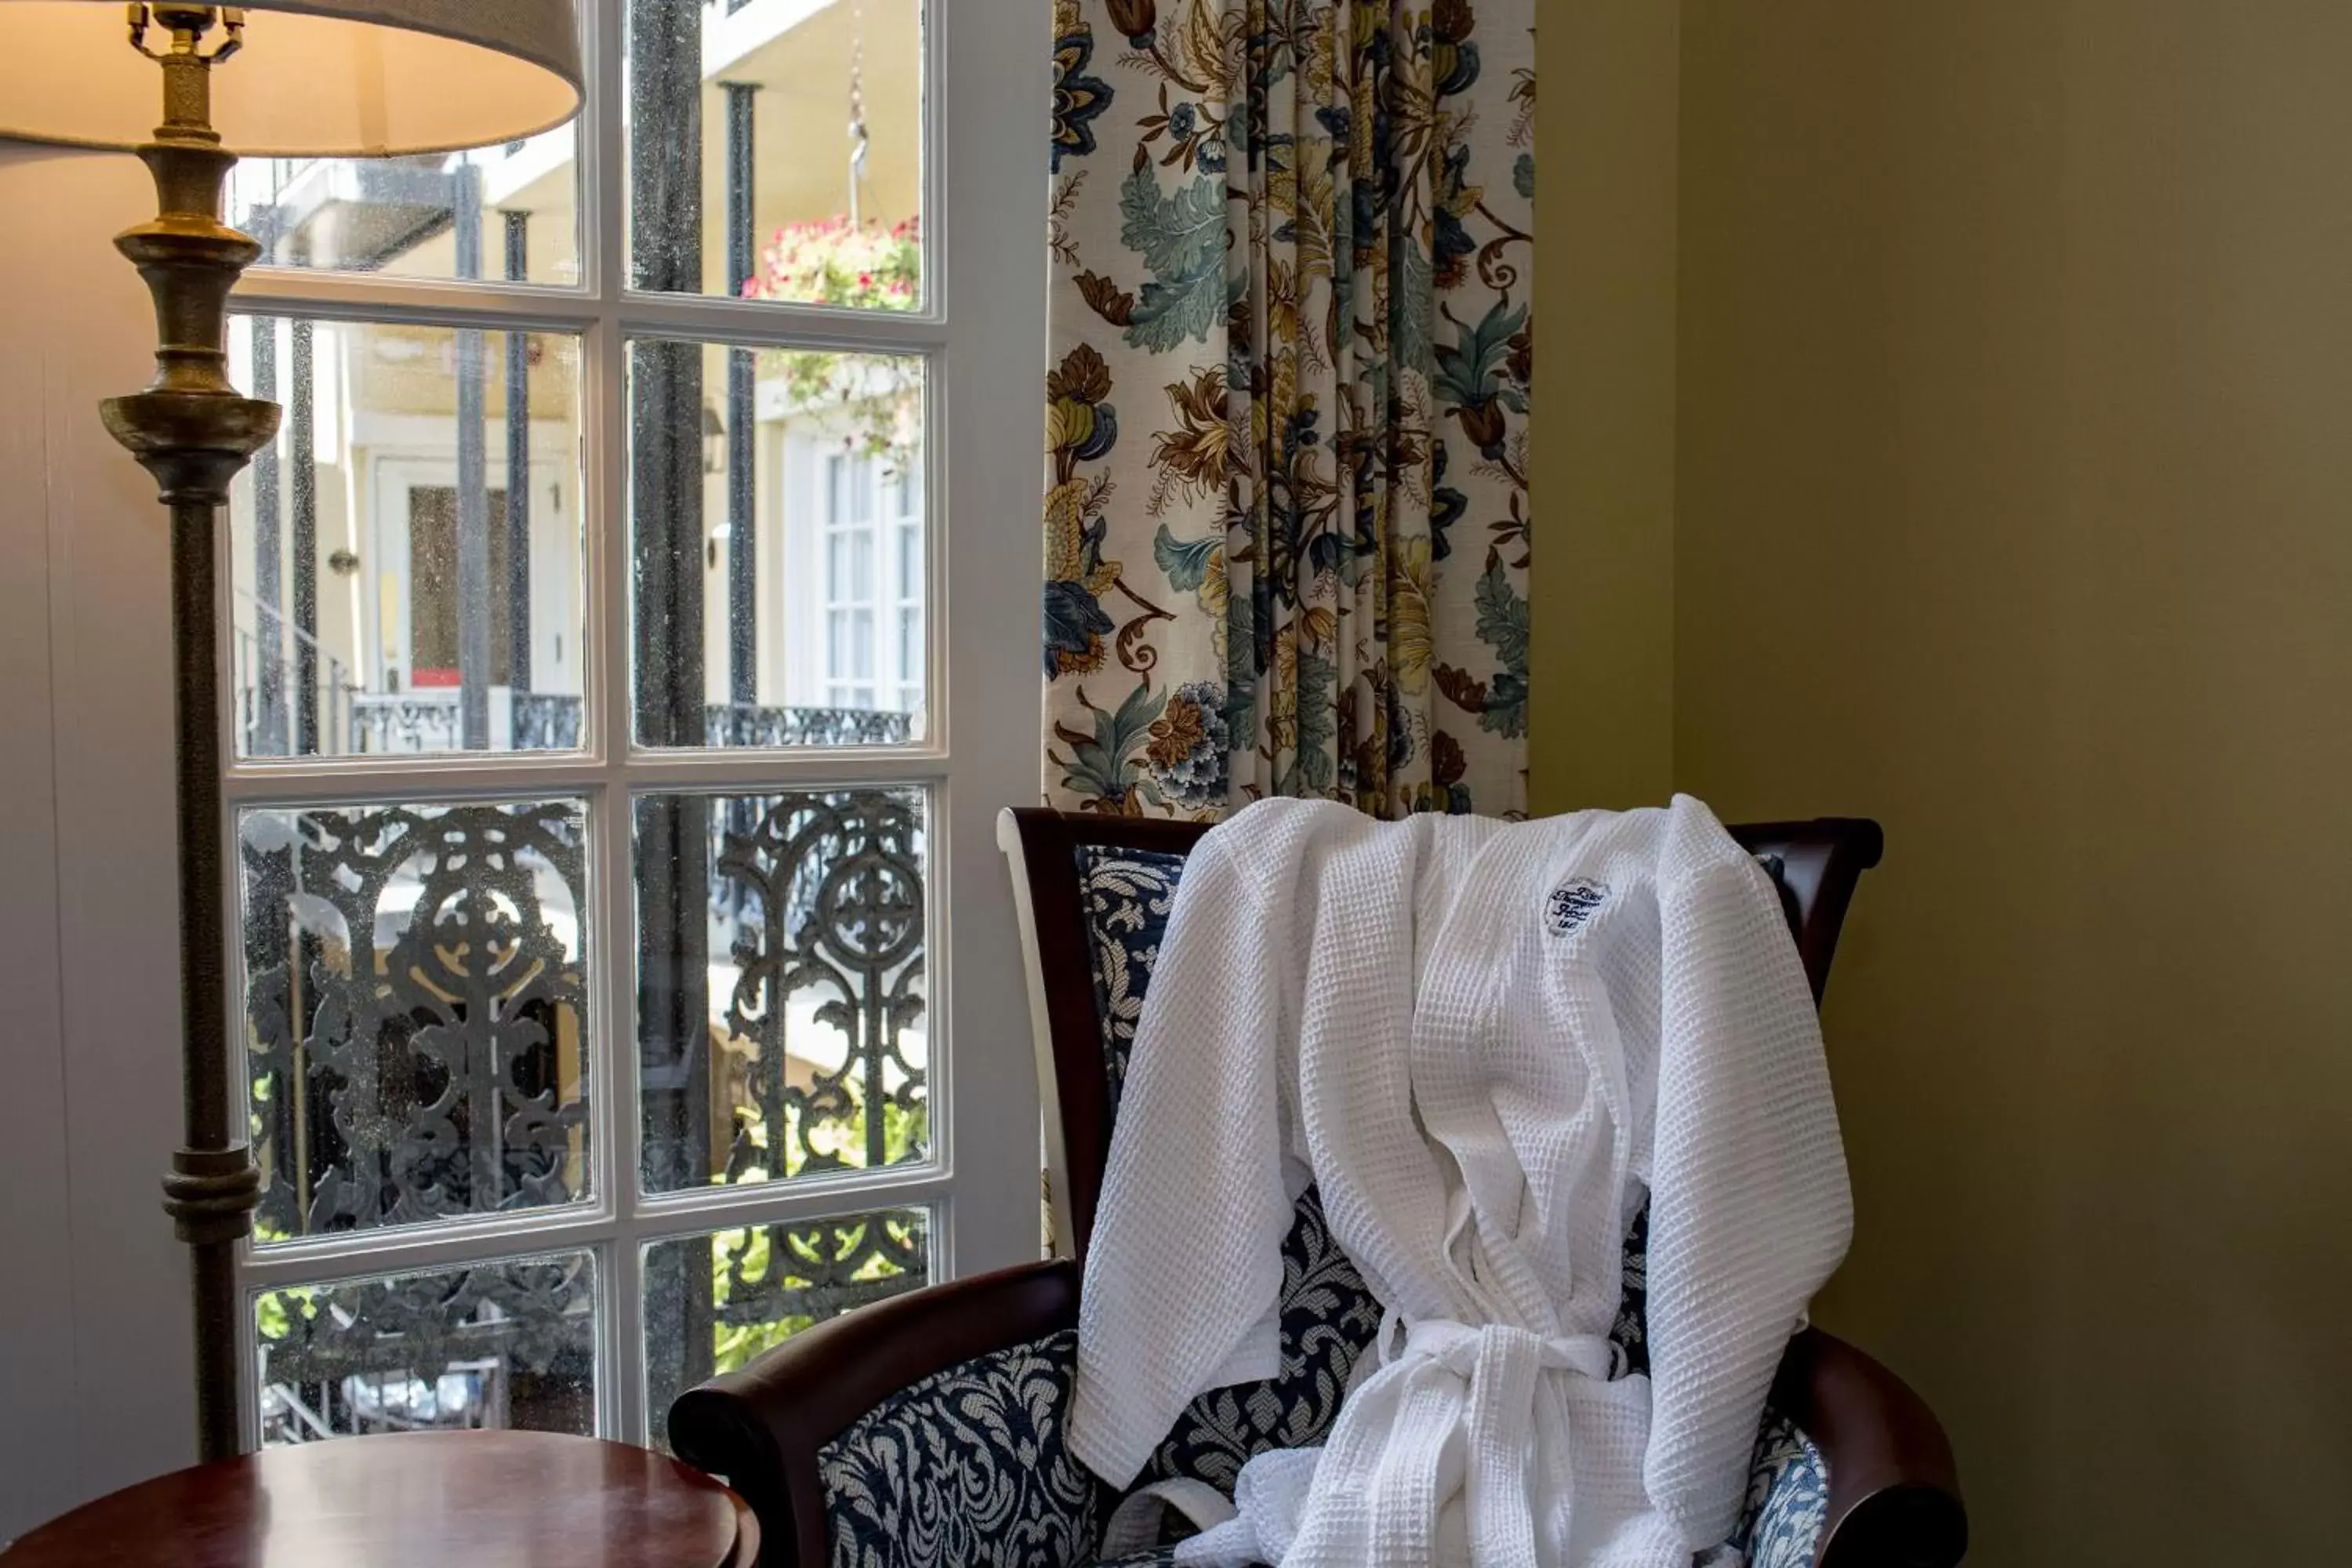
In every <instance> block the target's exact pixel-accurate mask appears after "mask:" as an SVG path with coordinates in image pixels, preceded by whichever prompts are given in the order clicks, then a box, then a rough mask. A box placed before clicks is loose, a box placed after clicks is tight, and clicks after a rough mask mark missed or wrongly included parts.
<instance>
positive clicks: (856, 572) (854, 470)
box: [822, 451, 923, 717]
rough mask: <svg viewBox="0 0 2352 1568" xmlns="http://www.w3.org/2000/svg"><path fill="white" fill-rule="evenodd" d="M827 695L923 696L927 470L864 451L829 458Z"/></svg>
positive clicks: (860, 702)
mask: <svg viewBox="0 0 2352 1568" xmlns="http://www.w3.org/2000/svg"><path fill="white" fill-rule="evenodd" d="M824 461H825V473H824V546H823V548H824V582H823V584H822V586H823V590H824V602H823V607H822V626H823V634H822V635H823V637H824V672H823V673H824V700H825V701H826V702H827V703H829V704H831V705H832V706H834V707H836V708H859V709H886V708H887V709H892V710H897V711H898V712H901V713H905V714H908V715H909V716H910V717H912V716H915V715H918V714H919V712H920V710H921V709H922V703H923V519H922V501H921V497H922V486H921V480H920V478H919V475H917V474H916V473H913V472H911V471H907V470H902V469H899V468H890V467H887V466H886V465H885V463H884V462H883V460H882V459H880V458H875V457H872V456H870V455H866V454H863V453H857V452H838V451H836V452H832V453H828V454H827V455H826V457H825V459H824Z"/></svg>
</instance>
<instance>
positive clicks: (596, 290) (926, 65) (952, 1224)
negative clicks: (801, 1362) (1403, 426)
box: [219, 0, 1051, 1442]
mask: <svg viewBox="0 0 2352 1568" xmlns="http://www.w3.org/2000/svg"><path fill="white" fill-rule="evenodd" d="M1010 9H1011V8H1010V7H996V6H992V7H987V8H982V7H979V6H974V5H957V4H953V3H951V0H929V4H928V5H927V6H926V18H925V28H924V37H925V58H924V61H923V69H924V73H925V91H924V101H925V104H926V109H927V116H926V124H925V127H924V134H925V158H924V175H923V214H924V227H925V230H926V236H927V238H926V243H927V245H928V247H929V256H928V258H927V263H926V268H925V278H926V284H925V287H926V300H925V306H924V308H923V309H922V310H919V311H910V312H906V313H884V312H875V313H871V314H863V315H856V316H852V315H849V314H847V313H845V312H842V311H836V310H824V309H823V308H815V307H806V306H799V305H791V304H781V303H774V302H769V301H760V300H735V299H730V298H726V297H723V296H721V297H710V296H691V295H667V294H655V293H645V292H640V291H637V290H635V289H628V288H626V287H625V280H626V278H627V262H626V254H625V244H626V241H625V226H626V223H627V214H626V199H625V161H624V140H623V139H624V136H625V124H624V121H625V116H624V114H623V113H622V87H623V64H622V47H621V44H622V27H623V18H624V5H623V3H622V0H584V4H583V17H584V18H585V19H586V20H585V21H584V22H583V28H584V32H585V36H584V37H583V46H584V52H585V55H586V58H587V61H588V66H589V69H590V72H591V76H592V83H593V85H592V89H591V91H590V93H589V95H588V102H587V105H586V107H585V110H584V111H583V116H582V120H581V127H580V135H579V142H578V145H579V162H580V170H581V189H580V202H579V213H580V227H581V243H582V251H583V255H582V271H583V287H581V288H579V289H562V288H551V287H547V286H533V285H524V284H509V283H504V282H496V281H479V282H477V281H465V282H443V281H436V280H429V279H402V278H389V277H383V276H365V275H350V274H324V273H310V272H303V271H299V270H296V269H289V268H266V269H257V270H255V271H254V272H252V273H251V274H249V275H248V276H247V278H246V279H245V280H244V282H243V283H242V285H241V286H240V288H239V289H238V291H237V294H236V300H235V308H236V310H240V311H243V312H246V313H250V314H268V315H278V316H307V317H310V318H311V319H314V320H320V321H367V322H378V321H390V322H407V323H415V324H421V325H431V326H443V327H478V328H483V329H487V330H499V329H510V330H516V331H549V332H566V333H576V334H578V335H579V337H580V340H581V343H582V362H583V445H584V451H585V453H586V454H587V458H586V467H585V470H584V473H583V480H584V483H583V488H582V492H581V502H580V513H579V515H581V516H582V517H583V520H584V521H583V531H584V537H585V542H586V551H585V563H584V578H583V589H584V592H583V597H584V600H585V603H586V626H585V637H586V646H585V647H583V650H582V651H583V656H584V658H583V665H584V673H585V684H586V688H587V689H588V690H589V691H590V692H591V693H592V694H593V697H592V700H590V701H589V702H588V703H587V704H586V705H585V709H584V712H583V731H584V734H583V744H584V750H583V752H580V753H566V754H561V755H553V756H550V755H544V754H532V753H479V752H478V753H473V754H470V755H467V756H463V757H456V758H453V757H446V756H442V757H400V756H392V757H364V758H356V759H341V758H299V759H283V760H281V759H268V760H257V761H249V762H239V763H230V764H229V765H228V766H227V768H226V772H225V774H224V790H223V795H224V797H225V798H224V809H223V816H222V819H221V822H220V824H219V830H220V832H221V833H222V834H223V836H224V839H223V841H224V843H229V844H233V843H234V841H235V840H234V837H233V824H234V823H235V821H236V816H237V815H238V814H239V813H241V812H244V811H246V810H249V809H252V808H254V807H257V806H299V805H314V804H321V803H345V802H379V801H391V800H398V799H413V800H427V801H460V800H468V799H485V798H491V799H504V798H534V799H542V798H557V797H562V798H583V799H585V800H586V801H587V802H588V809H589V855H588V860H589V866H590V871H589V877H588V883H589V886H588V892H587V902H588V905H589V909H590V914H591V919H592V921H593V928H592V935H591V937H590V939H589V942H588V943H587V944H586V947H587V951H586V954H585V962H586V963H587V964H588V965H589V973H590V974H591V992H590V995H591V1005H590V1009H589V1016H588V1019H587V1030H588V1033H587V1038H588V1041H589V1043H590V1058H589V1059H590V1062H591V1072H592V1075H593V1089H592V1090H591V1139H590V1151H591V1163H592V1167H593V1173H594V1175H593V1183H594V1196H593V1201H591V1202H588V1203H583V1204H578V1205H569V1206H567V1207H564V1208H562V1209H557V1210H542V1211H539V1212H536V1213H533V1214H530V1215H521V1216H507V1215H486V1216H478V1217H470V1218H467V1219H462V1220H457V1221H452V1222H448V1223H446V1224H439V1225H435V1226H423V1227H416V1228H413V1229H404V1230H399V1231H385V1232H366V1233H359V1234H352V1233H339V1234H334V1235H330V1236H323V1237H308V1238H303V1239H299V1240H295V1241H290V1242H284V1243H274V1244H272V1245H271V1246H269V1247H268V1248H266V1249H261V1248H257V1247H254V1246H253V1245H252V1244H251V1243H247V1245H246V1247H245V1248H244V1249H243V1253H242V1256H241V1258H240V1264H239V1275H240V1285H241V1288H242V1289H243V1290H244V1291H245V1292H247V1296H248V1298H249V1296H250V1294H251V1293H253V1292H257V1291H260V1290H264V1289H278V1288H284V1287H286V1286H289V1285H295V1284H308V1283H319V1282H327V1281H333V1280H337V1279H349V1278H357V1277H362V1276H370V1275H378V1274H386V1273H398V1272H409V1271H416V1270H427V1269H439V1268H456V1267H461V1266H464V1265H467V1264H472V1263H478V1262H482V1261H486V1260H489V1259H492V1258H505V1257H514V1256H523V1255H530V1254H538V1253H546V1252H555V1251H561V1250H572V1249H577V1248H583V1247H584V1248H588V1249H591V1250H593V1251H594V1252H595V1253H596V1254H597V1291H598V1311H597V1343H596V1364H597V1378H596V1392H595V1405H596V1412H597V1427H598V1430H599V1431H600V1432H602V1433H604V1435H606V1436H615V1437H619V1438H622V1439H624V1440H629V1441H637V1442H643V1441H645V1440H646V1438H647V1437H648V1436H651V1435H653V1434H656V1433H657V1432H658V1430H659V1425H658V1424H659V1422H660V1421H661V1419H662V1415H663V1412H660V1411H651V1410H648V1409H646V1386H645V1379H644V1376H643V1365H644V1363H643V1362H642V1360H641V1359H640V1355H639V1353H638V1352H639V1347H641V1345H642V1339H643V1326H644V1312H643V1307H644V1302H643V1299H642V1294H641V1290H640V1279H641V1262H642V1251H643V1247H644V1246H645V1244H646V1243H647V1242H649V1241H652V1240H656V1239H658V1238H661V1237H672V1236H687V1235H697V1234H700V1233H701V1232H704V1231H708V1230H711V1229H715V1228H722V1227H727V1226H744V1225H752V1224H778V1223H792V1222H795V1221H802V1220H808V1219H814V1218H817V1217H821V1216H824V1215H834V1214H841V1213H848V1212H863V1211H866V1210H870V1209H880V1208H886V1207H898V1206H909V1207H912V1206H928V1207H929V1209H930V1210H931V1213H932V1215H933V1224H932V1226H931V1232H930V1239H929V1247H930V1267H931V1277H932V1278H933V1279H950V1278H955V1277H958V1276H961V1275H966V1274H970V1273H973V1272H976V1271H980V1270H983V1269H988V1268H999V1267H1003V1266H1005V1265H1008V1264H1012V1263H1015V1262H1020V1261H1024V1260H1027V1259H1033V1258H1035V1257H1036V1256H1037V1253H1038V1220H1037V1198H1036V1193H1037V1168H1036V1147H1035V1142H1034V1138H1032V1137H1030V1136H1028V1135H1027V1134H1025V1133H1017V1132H1008V1130H1011V1129H1023V1128H1034V1127H1035V1126H1036V1125H1037V1124H1038V1123H1037V1115H1038V1101H1037V1089H1036V1081H1035V1076H1034V1069H1033V1066H1032V1060H1031V1055H1030V1048H1029V1043H1028V1025H1027V1016H1026V998H1025V996H1024V986H1023V983H1022V979H1021V974H1022V970H1021V963H1020V954H1019V952H1018V949H1017V946H1016V939H1015V936H1014V921H1013V919H1012V898H1011V890H1010V888H1009V885H1008V882H1007V880H1006V876H1005V872H1004V869H1003V864H1002V862H1001V861H1000V860H999V858H998V857H997V854H996V849H995V839H994V819H995V816H996V813H997V812H998V811H999V810H1000V809H1001V808H1002V807H1003V806H1006V805H1013V804H1016V803H1023V802H1027V801H1031V800H1034V799H1035V798H1036V796H1037V791H1038V777H1039V772H1038V770H1039V762H1038V748H1037V743H1036V737H1035V733H1034V731H1031V730H1029V729H1028V728H1027V727H1026V726H1024V725H1019V724H1006V723H1004V722H1003V715H1004V714H1006V713H1009V712H1020V711H1034V709H1035V705H1036V702H1037V685H1036V676H1035V663H1036V646H1035V645H1036V624H1037V616H1036V595H1037V583H1038V565H1037V546H1036V543H1035V540H1036V534H1035V531H1034V523H1032V522H1029V521H1025V520H1030V519H1034V516H1035V515H1036V506H1037V495H1038V484H1039V467H1038V463H1039V458H1038V456H1037V454H1038V452H1039V450H1040V448H1039V446H1038V442H1039V440H1040V437H1039V434H1038V431H1039V425H1038V420H1039V417H1040V416H1039V414H1038V410H1037V405H1036V404H1035V402H1034V400H1033V398H1032V397H1031V396H1030V394H1031V393H1032V392H1033V391H1034V389H1035V388H1036V387H1038V386H1040V385H1042V384H1043V382H1044V375H1045V350H1046V343H1045V279H1044V273H1043V268H1044V255H1043V237H1044V234H1045V216H1046V214H1045V205H1046V184H1047V182H1046V180H1045V172H1044V156H1045V146H1046V105H1047V103H1048V101H1049V95H1050V91H1051V79H1050V63H1049V61H1048V58H1047V54H1046V51H1045V48H1044V47H1042V44H1041V43H1040V40H1041V39H1042V38H1043V37H1045V26H1044V23H1045V17H1044V16H1043V14H1042V12H1043V4H1042V0H1039V4H1038V5H1037V6H1036V7H1035V9H1036V10H1037V11H1038V12H1039V14H1038V15H1036V16H1031V17H1027V18H1022V17H1016V16H1010V15H1008V14H1007V13H1008V11H1009V10H1010ZM1031 24H1034V25H1031ZM823 155H825V156H831V153H830V150H827V151H826V153H824V154H823ZM646 337H661V338H670V339H689V340H700V341H704V342H723V343H728V344H736V345H742V346H748V347H799V348H835V349H841V350H845V351H865V352H869V353H873V352H880V353H919V354H922V355H924V356H926V358H927V360H928V362H929V363H928V373H929V374H928V387H929V395H928V399H927V413H926V418H927V429H926V437H925V442H924V447H925V451H926V454H927V462H928V473H927V477H926V482H925V484H924V486H923V490H924V494H925V496H926V498H927V500H929V503H930V507H931V510H930V511H929V514H928V518H927V523H928V526H927V527H926V528H925V535H926V538H925V541H924V548H925V578H926V582H927V584H928V585H929V587H930V590H931V595H930V599H929V627H928V629H929V636H928V637H926V647H925V653H926V658H927V660H928V665H929V670H928V679H927V680H926V682H925V687H926V694H927V703H926V706H927V709H928V715H929V718H928V724H927V726H926V728H925V731H924V733H923V736H922V738H921V739H920V740H919V741H918V742H913V743H910V744H908V745H904V746H893V747H887V748H885V747H860V748H839V749H819V748H805V749H794V750H792V751H761V752H746V751H722V750H718V749H712V750H709V751H705V752H673V751H645V750H640V749H638V748H636V747H635V746H634V745H633V744H632V742H631V737H632V735H633V733H634V729H635V726H634V722H633V718H634V716H633V714H632V712H631V699H632V682H631V680H630V679H629V674H628V672H629V669H630V665H631V660H630V650H631V647H632V641H631V637H632V632H631V626H630V606H629V604H628V602H627V597H626V594H627V582H628V573H627V563H628V498H629V481H628V474H627V468H626V464H627V440H628V423H627V418H626V409H625V406H624V397H625V374H626V360H627V345H628V343H629V342H630V341H631V340H632V339H635V338H646ZM1007 535H1010V537H1007ZM223 611H224V613H223V616H222V618H221V624H222V625H223V626H227V625H228V624H229V622H228V619H227V617H226V605H224V606H223ZM700 634H701V628H699V627H696V628H691V635H697V636H698V635H700ZM878 635H879V628H877V636H878ZM224 647H226V642H224ZM231 721H232V719H231V715H230V714H229V713H228V712H226V711H224V712H223V714H222V715H221V717H220V722H221V725H222V732H223V746H224V751H223V754H224V755H225V756H228V757H232V758H233V757H234V756H235V754H236V753H235V750H234V748H233V746H231V745H230V744H229V741H230V736H229V727H230V724H231ZM879 784H907V785H913V786H919V787H921V788H922V789H923V790H924V791H925V792H926V795H927V816H926V847H927V851H928V855H927V865H926V885H927V898H926V904H927V915H928V920H929V930H928V931H927V934H926V942H927V952H928V955H929V956H928V960H927V963H928V969H927V973H928V996H929V1008H928V1015H929V1031H930V1047H929V1048H930V1068H929V1096H930V1104H931V1107H932V1111H931V1128H932V1142H933V1150H932V1155H931V1158H930V1159H929V1160H928V1161H926V1162H924V1163H920V1164H916V1165H911V1166H905V1167H892V1168H890V1169H887V1170H879V1171H872V1172H859V1173H837V1174H830V1175H826V1176H822V1177H817V1178H814V1179H807V1180H795V1181H793V1182H790V1183H776V1184H762V1185H744V1186H733V1187H718V1186H714V1187H706V1188H697V1189H695V1190H693V1191H690V1192H685V1193H673V1194H660V1195H657V1196H642V1195H639V1194H637V1192H636V1181H637V1177H636V1172H635V1160H634V1158H632V1156H633V1155H634V1153H635V1150H636V1148H637V1139H638V1131H637V1129H638V1127H639V1126H640V1109H639V1098H638V1083H637V1075H636V1069H635V1061H636V1047H635V966H634V962H633V959H634V952H635V947H634V942H633V941H632V940H631V933H632V932H633V931H634V929H635V909H634V907H633V898H634V892H635V889H634V878H633V877H632V876H631V875H630V874H629V867H630V863H631V862H630V856H631V835H632V813H631V811H630V809H629V805H630V802H631V801H632V799H633V798H634V797H635V795H640V794H643V793H646V792H656V793H658V792H667V791H708V792H713V793H740V794H752V793H769V792H774V791H778V790H783V789H792V788H824V787H843V786H853V785H879ZM236 859H237V857H236V856H235V855H234V854H231V855H228V856H226V857H225V860H226V864H227V867H228V868H232V869H231V870H230V871H229V874H228V875H227V876H225V878H224V884H223V886H222V888H221V889H220V896H221V898H222V899H223V900H224V901H225V903H226V907H227V910H228V914H229V918H228V920H227V921H226V931H227V932H228V933H229V951H228V952H226V954H225V955H224V957H225V960H226V963H227V964H228V973H231V974H232V975H236V976H242V974H243V963H242V957H241V954H240V952H238V951H237V939H236V932H237V931H238V930H239V927H240V923H241V915H240V911H239V909H238V903H237V894H236V886H235V879H234V870H233V868H234V867H235V865H236ZM232 990H233V992H235V993H236V994H231V995H228V996H225V997H223V998H222V1005H223V1006H225V1007H226V1008H227V1009H228V1010H229V1016H230V1037H231V1038H232V1039H234V1040H239V1041H241V1040H243V1038H244V1037H245V1034H246V1026H245V1022H244V1016H243V1015H244V998H243V995H242V989H241V985H239V986H234V987H232ZM247 1321H249V1318H248V1320H247ZM239 1350H240V1356H241V1359H242V1361H243V1363H244V1374H243V1377H242V1379H241V1388H242V1394H243V1398H244V1400H245V1405H246V1409H245V1422H246V1431H247V1437H248V1439H249V1440H256V1441H257V1440H258V1436H259V1430H260V1417H259V1413H258V1409H257V1398H256V1390H255V1377H254V1371H255V1369H254V1366H253V1364H252V1363H253V1361H254V1347H253V1338H252V1335H251V1333H250V1331H244V1332H241V1333H240V1336H239ZM625 1372H627V1373H628V1375H624V1373H625Z"/></svg>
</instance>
